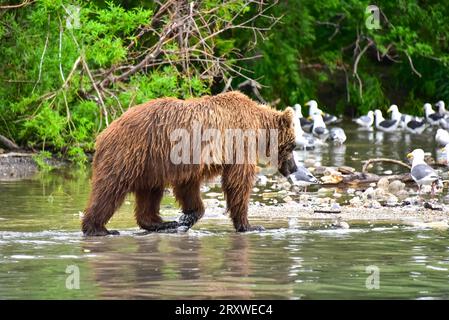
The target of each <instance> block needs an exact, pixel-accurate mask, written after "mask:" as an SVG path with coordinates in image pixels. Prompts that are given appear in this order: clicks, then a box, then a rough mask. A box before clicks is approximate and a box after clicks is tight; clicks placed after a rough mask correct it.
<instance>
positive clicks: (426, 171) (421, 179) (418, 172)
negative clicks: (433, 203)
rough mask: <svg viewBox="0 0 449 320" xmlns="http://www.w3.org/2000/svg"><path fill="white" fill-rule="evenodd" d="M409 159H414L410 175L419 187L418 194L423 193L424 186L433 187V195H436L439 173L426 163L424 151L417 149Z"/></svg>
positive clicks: (409, 155) (410, 154) (408, 156)
mask: <svg viewBox="0 0 449 320" xmlns="http://www.w3.org/2000/svg"><path fill="white" fill-rule="evenodd" d="M407 158H409V159H412V169H411V171H410V174H411V176H412V179H413V180H414V181H415V182H416V184H417V185H418V192H419V193H421V187H422V186H423V185H431V186H432V194H435V185H436V184H437V182H438V180H439V177H438V174H437V172H436V171H435V170H433V169H432V168H431V167H430V166H429V165H428V164H427V163H425V162H424V151H423V150H422V149H415V150H413V151H412V152H411V153H409V154H408V155H407Z"/></svg>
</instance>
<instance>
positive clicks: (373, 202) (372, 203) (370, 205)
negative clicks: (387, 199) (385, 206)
mask: <svg viewBox="0 0 449 320" xmlns="http://www.w3.org/2000/svg"><path fill="white" fill-rule="evenodd" d="M365 207H366V208H373V209H379V208H382V205H381V204H380V203H379V201H377V200H371V201H369V202H367V203H365Z"/></svg>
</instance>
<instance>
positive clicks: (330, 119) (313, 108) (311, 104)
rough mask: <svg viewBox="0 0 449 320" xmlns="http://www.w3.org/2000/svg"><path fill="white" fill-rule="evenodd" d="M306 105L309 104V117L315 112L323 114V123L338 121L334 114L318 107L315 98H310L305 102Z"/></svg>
mask: <svg viewBox="0 0 449 320" xmlns="http://www.w3.org/2000/svg"><path fill="white" fill-rule="evenodd" d="M306 106H309V117H311V116H312V115H313V114H315V113H320V114H321V115H322V116H323V121H324V123H325V124H327V125H329V124H332V123H335V122H337V121H338V118H337V117H336V116H334V115H332V114H329V113H324V112H323V111H321V109H319V108H318V103H317V102H316V101H315V100H310V101H309V102H307V103H306Z"/></svg>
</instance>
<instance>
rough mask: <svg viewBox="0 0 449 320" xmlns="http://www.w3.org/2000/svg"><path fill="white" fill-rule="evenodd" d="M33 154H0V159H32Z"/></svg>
mask: <svg viewBox="0 0 449 320" xmlns="http://www.w3.org/2000/svg"><path fill="white" fill-rule="evenodd" d="M35 155H36V154H35V153H21V152H9V153H5V154H0V158H10V157H32V156H35Z"/></svg>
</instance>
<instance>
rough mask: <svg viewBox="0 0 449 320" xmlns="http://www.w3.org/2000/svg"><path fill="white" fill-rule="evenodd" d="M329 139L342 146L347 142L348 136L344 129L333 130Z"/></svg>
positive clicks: (330, 131)
mask: <svg viewBox="0 0 449 320" xmlns="http://www.w3.org/2000/svg"><path fill="white" fill-rule="evenodd" d="M329 139H330V140H331V141H334V142H336V143H337V144H340V145H342V144H343V143H344V142H345V141H346V134H345V132H344V130H343V129H342V128H332V129H330V130H329Z"/></svg>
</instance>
